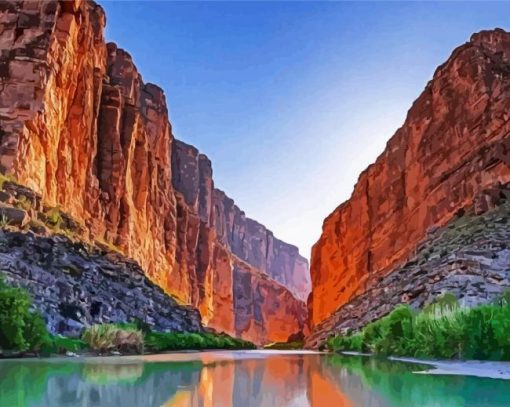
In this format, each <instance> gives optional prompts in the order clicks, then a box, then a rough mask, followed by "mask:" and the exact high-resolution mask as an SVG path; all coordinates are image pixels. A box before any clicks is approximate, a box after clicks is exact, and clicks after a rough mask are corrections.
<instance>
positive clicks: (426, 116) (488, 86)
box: [309, 29, 510, 343]
mask: <svg viewBox="0 0 510 407" xmlns="http://www.w3.org/2000/svg"><path fill="white" fill-rule="evenodd" d="M509 109H510V34H509V33H507V32H505V31H503V30H499V29H497V30H494V31H483V32H480V33H478V34H474V35H473V36H472V37H471V39H470V41H469V42H468V43H466V44H464V45H462V46H461V47H459V48H457V49H456V50H455V51H454V52H453V54H452V56H451V57H450V58H449V59H448V61H447V62H446V63H444V64H443V65H442V66H440V67H439V68H438V69H437V70H436V72H435V74H434V76H433V79H432V80H431V81H430V82H429V83H428V84H427V86H426V88H425V90H424V91H423V93H422V94H421V95H420V97H419V98H418V99H417V100H416V101H415V102H414V104H413V106H412V107H411V109H410V110H409V112H408V115H407V118H406V120H405V123H404V124H403V126H402V127H401V128H400V129H399V130H397V132H396V133H395V135H394V136H393V137H392V138H391V139H390V141H389V142H388V144H387V146H386V149H385V151H384V152H383V153H382V154H381V155H380V156H379V157H378V159H377V160H376V162H375V163H374V164H373V165H371V166H369V167H368V168H367V169H366V170H365V171H364V172H363V173H362V174H361V176H360V178H359V180H358V183H357V184H356V186H355V187H354V192H353V193H352V196H351V198H350V199H349V200H348V201H347V202H345V203H343V204H342V205H340V206H339V207H338V208H337V209H336V210H335V211H334V212H333V213H332V214H331V215H330V216H329V217H328V218H327V219H326V220H325V221H324V225H323V232H322V236H321V238H320V239H319V241H318V242H317V243H316V244H315V246H314V247H313V250H312V260H311V273H312V287H313V289H312V294H311V296H310V299H309V309H310V321H311V325H312V328H313V331H314V334H313V335H312V337H311V338H315V339H314V340H310V341H309V343H311V342H315V340H316V339H317V338H318V337H319V336H321V335H319V333H321V332H322V336H324V334H325V333H326V332H327V331H328V329H331V330H335V329H337V328H339V327H341V326H342V324H343V322H342V321H343V320H346V319H349V318H352V316H353V315H354V314H355V315H356V317H360V316H361V315H363V314H364V313H367V314H368V317H367V318H365V319H363V320H364V321H366V322H368V320H370V319H371V317H376V316H377V315H375V314H373V312H372V310H374V309H376V308H377V307H381V306H383V305H384V304H386V302H385V301H388V303H389V304H394V303H398V302H407V301H412V300H413V296H414V295H415V294H413V293H414V292H415V291H416V290H420V289H421V288H422V285H425V287H427V288H428V289H430V290H432V291H437V289H438V288H439V287H441V284H439V283H438V284H436V285H434V286H433V287H431V286H429V285H428V284H427V283H426V282H427V281H428V277H427V276H425V277H424V278H425V279H420V278H418V277H417V276H416V275H415V274H414V273H415V272H417V273H418V274H420V273H425V274H428V273H430V276H433V277H434V278H440V279H447V277H448V275H450V274H451V276H452V277H451V278H452V279H454V278H456V277H454V276H455V275H456V274H457V272H456V270H457V268H456V267H453V266H452V265H451V264H449V263H448V264H447V263H445V265H444V267H440V268H438V269H437V270H436V271H435V272H432V270H430V269H428V267H425V268H423V267H421V268H420V270H421V271H416V270H415V269H410V268H409V267H407V266H406V267H404V268H401V267H402V266H403V265H404V264H405V263H406V262H407V261H408V260H410V259H412V258H413V257H415V255H416V249H417V247H418V246H419V244H425V243H426V241H427V239H428V238H429V237H430V236H428V233H429V232H431V231H432V230H434V229H435V228H437V227H442V226H445V225H447V224H448V223H449V222H451V221H452V219H454V218H455V217H456V216H461V215H462V214H464V213H468V212H470V211H471V212H472V213H473V214H474V215H480V214H482V213H484V212H486V211H488V210H490V209H493V208H494V207H496V206H497V205H498V204H499V203H500V202H499V201H501V199H503V198H504V197H505V193H506V192H505V191H506V189H505V188H506V187H505V185H506V184H507V183H508V182H510V122H509V119H510V116H509V113H508V112H509V111H510V110H509ZM484 239H486V244H488V245H491V244H492V243H491V242H492V240H491V239H492V235H491V233H490V231H488V232H487V236H485V238H484ZM496 243H497V242H496ZM478 249H479V248H477V250H478ZM448 254H450V253H449V252H448V250H447V252H446V253H445V254H444V255H448ZM454 254H455V255H459V252H458V251H454ZM492 255H494V256H499V254H498V253H496V252H493V253H492ZM479 261H480V262H481V264H485V262H484V261H483V260H481V259H479ZM502 261H504V262H506V263H505V264H506V266H505V267H506V271H507V272H508V267H509V264H510V263H509V262H508V257H504V258H503V260H502ZM468 263H469V262H468ZM480 267H481V266H476V265H475V271H474V272H473V273H474V274H475V275H476V274H479V275H480V276H485V274H483V273H482V272H481V271H480ZM461 269H464V268H463V267H461ZM482 269H483V268H482ZM395 270H400V271H399V273H401V274H398V278H397V277H395V275H392V274H391V273H393V272H395ZM436 273H437V274H436ZM473 273H471V272H469V273H467V274H469V275H471V274H473ZM496 274H498V273H496ZM487 278H488V277H487ZM494 278H496V277H494ZM506 278H507V277H505V276H503V280H502V281H504V282H505V285H506V284H507V283H506V282H507V280H506ZM388 279H389V280H388ZM444 288H445V289H446V288H447V287H444ZM374 290H375V291H374ZM381 290H382V291H381ZM369 292H372V294H368V293H369ZM374 293H375V294H374ZM383 293H391V294H392V300H391V301H390V300H389V298H388V297H387V295H383ZM406 293H408V294H409V295H408V296H405V295H404V294H406ZM426 298H427V297H423V298H422V299H426ZM420 301H421V300H420ZM347 309H350V311H346V310H347ZM384 309H385V310H386V309H387V307H384ZM346 312H347V313H348V314H346Z"/></svg>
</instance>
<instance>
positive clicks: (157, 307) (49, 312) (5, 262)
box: [0, 230, 203, 336]
mask: <svg viewBox="0 0 510 407" xmlns="http://www.w3.org/2000/svg"><path fill="white" fill-rule="evenodd" d="M0 272H1V275H2V277H3V278H4V280H5V282H6V283H8V284H11V285H15V286H21V287H24V288H26V289H27V290H28V292H29V293H30V295H31V297H32V299H33V302H34V305H35V308H36V309H37V310H38V311H40V312H41V313H42V314H43V315H44V317H45V319H46V322H47V325H48V328H49V330H50V331H51V332H52V333H55V334H56V333H58V334H63V335H69V336H79V335H80V334H81V333H82V332H83V330H84V328H85V327H86V326H89V325H92V324H96V323H108V322H112V323H115V322H126V321H132V320H134V321H140V322H142V323H144V324H147V325H148V326H150V327H151V328H152V329H155V330H160V331H178V332H201V331H203V327H202V324H201V321H200V314H199V313H198V311H197V310H195V309H194V308H192V307H189V306H183V305H179V304H177V302H176V301H175V300H174V299H172V298H171V297H170V296H168V295H167V294H165V293H164V292H163V290H161V288H159V287H158V286H156V285H155V284H154V283H152V282H151V281H150V280H149V279H148V278H147V277H146V276H145V275H144V273H143V270H142V269H141V268H140V266H139V265H138V264H137V263H136V262H134V261H132V260H130V259H128V258H126V257H125V256H123V255H121V254H119V253H115V252H111V251H104V250H99V249H93V250H90V248H89V247H87V246H85V245H84V244H83V243H81V242H72V241H71V240H69V239H68V238H66V237H65V236H50V237H41V236H38V235H36V234H34V233H32V232H28V233H22V232H17V231H1V230H0Z"/></svg>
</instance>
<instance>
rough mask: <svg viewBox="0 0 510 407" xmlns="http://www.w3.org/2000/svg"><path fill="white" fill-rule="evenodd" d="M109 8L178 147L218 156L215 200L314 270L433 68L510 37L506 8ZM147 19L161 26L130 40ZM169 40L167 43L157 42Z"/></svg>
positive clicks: (119, 39) (115, 36)
mask: <svg viewBox="0 0 510 407" xmlns="http://www.w3.org/2000/svg"><path fill="white" fill-rule="evenodd" d="M100 4H101V6H102V7H103V8H104V9H105V11H106V15H107V24H106V38H107V40H108V41H115V42H116V43H117V44H118V46H119V47H121V48H123V49H125V50H126V51H127V52H129V53H130V54H131V55H132V57H133V61H134V63H135V64H136V66H137V67H138V70H139V72H140V73H141V75H142V77H143V78H144V81H146V82H153V83H155V84H157V85H158V86H160V87H161V88H162V89H163V90H164V92H165V95H166V98H167V103H168V108H169V113H170V122H171V124H172V129H173V134H174V136H175V137H176V138H177V139H179V140H182V141H183V142H185V143H187V144H191V145H193V146H194V147H196V148H197V149H198V150H199V151H200V153H202V154H205V155H207V156H208V157H209V159H210V160H211V161H212V167H213V174H214V181H215V187H216V188H218V189H220V190H222V191H225V193H226V194H227V195H228V196H229V197H230V198H232V199H233V200H234V202H235V204H236V205H237V206H238V207H239V208H240V209H241V210H242V211H243V212H244V213H245V214H246V216H247V217H249V218H252V219H254V220H256V221H257V222H259V223H261V224H263V225H264V226H265V227H266V228H267V229H268V230H270V231H272V232H273V234H274V235H275V237H277V238H279V239H281V240H283V241H285V242H287V243H289V244H291V245H294V246H297V247H298V248H299V251H300V253H301V255H302V256H304V257H305V258H307V260H308V261H309V260H310V254H311V253H310V251H311V247H312V245H313V244H314V243H315V242H316V241H317V240H318V239H319V237H320V235H321V231H322V224H323V220H324V218H326V217H327V216H329V215H330V214H331V213H332V212H333V211H334V210H335V208H337V207H338V206H339V205H340V204H341V203H343V202H345V201H346V200H348V199H349V197H350V196H351V193H352V191H353V188H354V185H355V183H356V181H357V179H358V177H359V175H360V173H361V172H362V171H364V170H365V169H366V168H367V167H368V166H369V165H371V164H372V163H373V162H374V161H375V159H376V158H377V157H378V156H379V155H380V154H381V153H382V152H383V151H384V148H385V145H386V143H387V142H388V140H389V139H390V138H391V136H393V134H394V133H395V132H396V131H397V129H398V128H399V127H400V126H401V125H402V124H403V123H404V120H405V117H406V115H407V112H408V110H409V109H410V107H411V105H412V103H413V101H414V100H415V99H416V98H417V97H418V96H419V95H420V94H421V92H422V91H423V89H424V88H425V86H426V84H427V82H428V81H429V80H430V79H431V78H432V74H433V72H434V71H435V70H436V68H437V66H439V65H440V64H442V63H443V62H445V61H446V60H447V58H448V57H449V56H450V55H451V53H452V52H453V50H454V49H455V48H457V47H458V46H460V45H462V44H464V43H465V42H467V41H468V40H469V38H470V36H471V34H473V33H474V32H478V31H481V30H486V29H494V28H496V27H501V28H503V29H506V28H507V27H508V24H506V23H507V22H508V18H505V15H506V14H505V13H504V12H502V11H503V10H504V11H508V10H510V6H509V5H506V4H504V3H497V2H493V3H490V4H491V5H493V7H492V8H491V9H490V10H488V9H489V7H487V4H488V3H487V2H485V3H462V4H457V3H435V2H427V3H384V4H382V3H381V2H377V3H305V2H303V3H302V2H299V3H286V2H285V3H264V2H263V3H251V2H250V3H246V2H241V3H239V2H236V3H228V2H227V3H211V2H207V3H192V2H190V3H187V2H179V3H166V2H161V3H159V2H158V3H152V4H151V8H150V9H148V8H146V7H144V6H143V5H142V3H140V2H138V3H137V2H129V3H125V2H124V3H121V2H116V1H109V2H105V1H101V2H100ZM248 11H249V13H248ZM140 13H145V14H147V16H146V20H147V21H148V20H150V21H152V22H153V24H152V25H151V26H150V27H145V30H144V32H143V33H142V34H140V33H139V32H138V31H137V32H136V33H135V35H132V32H131V30H132V27H133V24H134V23H135V22H136V21H137V18H139V16H140ZM212 21H214V23H211V22H212ZM489 22H490V23H489ZM342 23H343V24H342ZM395 24H397V25H399V26H398V29H396V27H395ZM489 24H490V25H489ZM366 25H368V33H367V32H365V31H364V29H363V27H364V26H366ZM162 32H163V33H164V38H165V39H167V40H168V41H166V42H165V41H156V39H157V38H160V37H161V33H162ZM426 34H429V35H428V36H427V35H426ZM282 37H283V39H282ZM173 39H175V41H172V40H173ZM261 51H262V52H261ZM154 55H158V57H157V58H154ZM268 55H269V56H268ZM345 61H347V63H346V62H345ZM210 95H214V96H215V97H214V98H211V96H210ZM260 101H263V102H265V103H261V102H260ZM261 135H263V136H265V137H266V138H261ZM267 136H268V137H267ZM220 137H221V138H220ZM315 137H318V139H319V141H318V142H314V140H313V138H315ZM353 156H355V157H357V158H358V159H353V158H352V157H353ZM303 157H304V158H305V160H303ZM310 157H312V158H318V160H312V161H314V162H312V163H310V164H308V163H307V161H308V160H307V159H309V158H310ZM296 174H297V176H296ZM299 176H301V177H299ZM319 197H320V198H319Z"/></svg>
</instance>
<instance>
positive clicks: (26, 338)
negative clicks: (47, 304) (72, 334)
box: [0, 280, 49, 351]
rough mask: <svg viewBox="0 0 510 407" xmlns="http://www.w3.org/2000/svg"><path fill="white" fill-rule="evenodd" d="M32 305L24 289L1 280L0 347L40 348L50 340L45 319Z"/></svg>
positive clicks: (20, 349) (24, 349)
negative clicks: (10, 285) (34, 310)
mask: <svg viewBox="0 0 510 407" xmlns="http://www.w3.org/2000/svg"><path fill="white" fill-rule="evenodd" d="M30 306H31V301H30V297H29V295H28V293H27V292H26V291H25V290H24V289H21V288H15V287H8V286H7V285H5V283H4V282H3V281H1V280H0V348H2V349H5V350H12V351H26V350H39V349H40V348H41V346H42V345H43V344H44V343H46V342H47V341H48V340H49V336H48V331H47V329H46V325H45V323H44V320H43V319H42V317H41V316H40V315H39V314H38V313H36V312H32V311H30Z"/></svg>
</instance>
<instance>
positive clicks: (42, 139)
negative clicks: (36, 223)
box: [0, 0, 310, 343]
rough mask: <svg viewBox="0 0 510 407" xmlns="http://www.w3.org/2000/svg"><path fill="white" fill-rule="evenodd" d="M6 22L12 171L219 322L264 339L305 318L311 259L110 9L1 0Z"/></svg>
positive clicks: (1, 116) (3, 152)
mask: <svg viewBox="0 0 510 407" xmlns="http://www.w3.org/2000/svg"><path fill="white" fill-rule="evenodd" d="M0 24H1V28H0V49H1V55H0V83H1V90H0V172H2V173H8V174H11V175H13V176H14V177H15V178H16V179H17V180H18V181H19V182H20V183H21V184H24V185H26V186H27V187H29V188H31V189H33V190H34V191H36V192H37V193H38V194H40V195H41V196H42V198H43V200H44V202H45V204H46V205H48V206H58V207H60V208H61V209H62V210H64V211H65V212H67V213H69V215H71V216H72V217H73V218H74V219H76V220H77V221H78V222H80V223H81V224H82V226H83V231H84V233H85V236H83V238H84V239H87V240H99V241H105V242H107V243H109V244H113V245H115V246H117V247H118V248H119V249H120V250H121V251H122V252H123V253H124V254H126V255H128V256H130V257H132V258H133V259H135V260H136V261H137V262H138V263H139V264H140V265H141V267H142V268H143V270H144V272H145V273H146V275H147V276H149V277H150V278H151V280H152V281H154V282H155V283H157V284H158V285H159V286H160V287H162V288H163V289H164V290H165V291H166V292H167V293H169V294H171V295H173V296H175V297H176V298H178V299H179V300H180V301H182V302H184V303H187V304H191V305H193V306H195V307H197V308H198V309H199V310H200V311H201V313H202V315H203V318H204V321H205V322H206V323H208V324H209V326H212V327H214V328H217V329H219V330H225V331H227V332H229V333H232V334H237V335H241V336H244V337H246V338H247V339H252V340H254V341H255V342H259V343H261V342H267V341H273V340H283V339H286V338H287V337H288V336H289V335H291V334H294V333H296V332H300V331H302V330H303V329H304V324H305V319H306V309H305V307H304V304H303V301H302V300H304V299H305V298H306V296H307V295H308V292H309V289H310V281H309V277H308V267H307V262H306V260H305V259H304V258H302V257H301V256H300V255H299V253H298V250H297V248H295V247H293V246H290V245H287V244H286V243H284V242H281V241H280V240H278V239H276V238H274V236H273V235H272V233H271V232H269V231H268V230H267V229H266V228H265V227H263V226H262V225H260V224H258V223H256V222H255V221H252V220H251V219H248V218H246V217H245V215H244V213H243V212H241V211H240V210H239V209H238V208H237V207H236V206H235V205H234V204H233V201H232V200H231V199H229V198H228V197H226V196H225V194H223V193H222V192H220V191H218V190H216V189H215V188H214V183H213V180H212V169H211V163H210V161H209V160H208V159H207V157H205V156H204V155H202V154H199V153H198V151H197V150H196V149H195V148H193V147H191V146H188V145H186V144H184V143H182V142H179V141H177V140H174V138H173V135H172V129H171V125H170V123H169V121H168V109H167V105H166V100H165V95H164V93H163V91H162V90H161V89H160V88H159V87H157V86H156V85H153V84H150V83H144V82H143V80H142V77H141V75H140V74H139V73H138V71H137V69H136V66H135V65H134V63H133V61H132V58H131V56H130V55H129V54H128V53H127V52H126V51H124V50H122V49H120V48H118V47H117V46H116V45H115V44H112V43H110V44H106V43H105V40H104V34H103V29H104V25H105V16H104V12H103V10H102V8H101V7H100V6H98V5H97V4H95V3H94V2H92V1H86V0H83V1H81V0H73V1H12V2H2V3H0ZM283 302H284V303H285V306H281V304H282V303H283Z"/></svg>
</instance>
